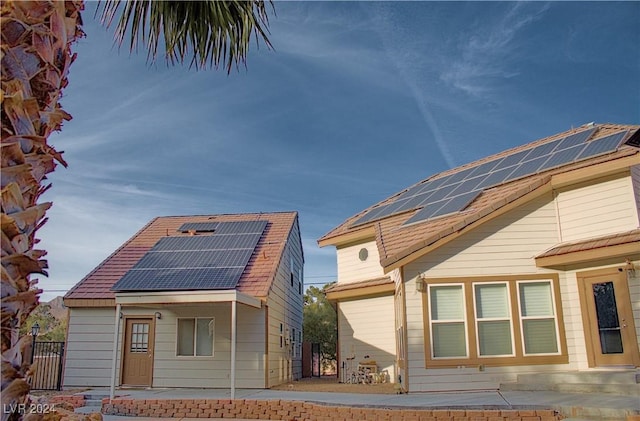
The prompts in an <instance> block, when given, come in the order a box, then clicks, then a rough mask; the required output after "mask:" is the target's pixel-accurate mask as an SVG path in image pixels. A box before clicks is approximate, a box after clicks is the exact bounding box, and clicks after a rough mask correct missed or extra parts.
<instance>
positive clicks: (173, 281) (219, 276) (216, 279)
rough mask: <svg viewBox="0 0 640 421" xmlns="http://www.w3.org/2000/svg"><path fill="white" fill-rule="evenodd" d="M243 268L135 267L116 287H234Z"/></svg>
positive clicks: (154, 289) (158, 289)
mask: <svg viewBox="0 0 640 421" xmlns="http://www.w3.org/2000/svg"><path fill="white" fill-rule="evenodd" d="M243 271H244V268H242V269H241V268H192V269H149V270H131V271H129V272H127V273H126V274H125V275H124V276H123V277H122V278H121V279H120V281H118V283H117V284H116V285H114V287H113V288H112V289H113V290H116V291H178V290H183V291H184V290H215V289H230V288H234V287H235V286H236V284H237V283H238V280H239V279H240V277H241V276H242V272H243ZM120 284H122V285H120ZM149 285H153V288H149Z"/></svg>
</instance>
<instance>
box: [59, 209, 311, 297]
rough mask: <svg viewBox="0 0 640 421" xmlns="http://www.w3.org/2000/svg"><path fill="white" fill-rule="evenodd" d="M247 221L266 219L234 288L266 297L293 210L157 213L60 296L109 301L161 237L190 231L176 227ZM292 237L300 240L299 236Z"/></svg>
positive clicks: (292, 222)
mask: <svg viewBox="0 0 640 421" xmlns="http://www.w3.org/2000/svg"><path fill="white" fill-rule="evenodd" d="M249 221H266V223H267V225H266V227H265V229H264V231H263V232H262V235H261V236H260V238H259V240H258V243H257V245H256V247H255V249H254V250H253V253H252V255H251V257H250V258H249V261H248V263H247V265H246V267H245V269H244V272H243V273H242V275H241V276H240V279H239V281H238V283H237V285H236V287H235V290H236V291H238V292H242V293H244V294H247V295H251V296H254V297H266V296H267V295H268V293H269V289H270V288H271V284H272V282H273V279H274V277H275V274H276V270H277V268H278V264H279V263H280V260H281V258H282V253H283V251H284V249H285V245H286V243H287V240H288V238H289V235H290V233H291V231H292V229H293V228H294V227H295V226H296V225H297V223H298V214H297V212H276V213H254V214H235V215H232V214H227V215H196V216H166V217H157V218H155V219H153V220H152V221H151V222H149V223H148V224H147V225H146V226H145V227H143V228H142V229H141V230H140V231H138V232H137V233H136V234H135V235H134V236H133V237H131V238H130V239H129V240H127V241H126V242H125V243H124V244H123V245H122V246H121V247H120V248H118V249H117V250H116V251H115V252H114V253H113V254H111V256H109V257H108V258H107V259H105V260H104V261H103V262H102V263H100V264H99V265H98V266H97V267H96V268H95V269H94V270H93V271H91V272H90V273H89V274H88V275H87V276H85V277H84V278H83V279H82V280H81V281H80V282H79V283H78V284H77V285H75V286H74V287H73V288H71V290H69V292H67V294H66V295H65V296H64V299H65V304H66V305H68V306H73V305H74V304H77V305H79V304H83V305H84V304H86V303H87V302H88V301H87V300H89V301H93V302H95V303H97V302H101V303H102V304H104V305H111V303H112V300H114V299H115V294H114V291H112V290H111V288H112V287H113V286H114V284H116V282H118V281H119V280H120V279H121V278H122V277H123V276H124V275H125V274H126V273H127V272H128V271H129V270H130V269H131V268H133V267H134V266H135V265H136V264H137V263H138V262H139V261H140V260H141V259H142V258H143V257H144V256H145V255H146V254H147V253H148V252H149V251H150V250H151V249H152V247H153V246H154V245H155V244H156V243H158V241H159V240H161V239H162V238H165V237H169V236H171V237H174V236H175V237H180V236H188V235H190V234H189V232H183V231H188V230H185V229H184V228H183V229H182V230H181V231H180V230H179V229H180V228H181V227H183V225H184V224H194V223H195V224H197V223H212V222H214V223H215V222H249ZM196 226H197V225H196ZM186 227H187V228H188V227H189V226H186ZM296 241H300V238H299V237H298V238H297V240H296Z"/></svg>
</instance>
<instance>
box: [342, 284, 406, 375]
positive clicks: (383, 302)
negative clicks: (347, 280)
mask: <svg viewBox="0 0 640 421" xmlns="http://www.w3.org/2000/svg"><path fill="white" fill-rule="evenodd" d="M393 314H394V305H393V296H392V295H387V296H383V297H369V298H364V299H361V300H350V301H342V302H340V303H339V304H338V334H339V336H340V338H339V340H338V343H339V344H340V351H339V354H340V360H341V361H340V362H339V363H340V364H342V363H343V362H345V363H346V362H347V359H349V358H354V359H353V360H352V363H351V367H346V370H345V372H346V374H347V375H348V374H349V368H350V369H351V370H356V369H357V365H358V362H360V361H363V360H365V359H369V360H375V361H376V363H377V365H378V370H379V371H385V370H386V373H387V374H388V379H389V380H390V381H394V379H395V374H396V373H395V353H396V345H395V340H394V338H395V321H394V317H393ZM366 356H368V358H365V357H366Z"/></svg>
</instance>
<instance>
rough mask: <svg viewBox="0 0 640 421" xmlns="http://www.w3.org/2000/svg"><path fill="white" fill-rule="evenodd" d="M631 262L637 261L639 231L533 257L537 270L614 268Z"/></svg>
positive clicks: (564, 246) (639, 255) (559, 247)
mask: <svg viewBox="0 0 640 421" xmlns="http://www.w3.org/2000/svg"><path fill="white" fill-rule="evenodd" d="M634 260H640V229H636V230H633V231H629V232H626V233H620V234H614V235H608V236H602V237H598V238H592V239H588V240H584V241H576V242H571V243H563V244H558V245H557V246H555V247H553V248H551V249H550V250H547V251H545V252H544V253H541V254H540V255H538V256H536V257H535V262H536V266H537V267H542V268H549V269H556V270H566V269H568V268H571V267H579V266H581V265H584V264H589V265H593V264H597V263H600V264H615V263H621V262H624V261H634Z"/></svg>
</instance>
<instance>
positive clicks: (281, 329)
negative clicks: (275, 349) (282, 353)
mask: <svg viewBox="0 0 640 421" xmlns="http://www.w3.org/2000/svg"><path fill="white" fill-rule="evenodd" d="M283 346H284V325H283V324H282V323H280V348H282V347H283Z"/></svg>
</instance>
